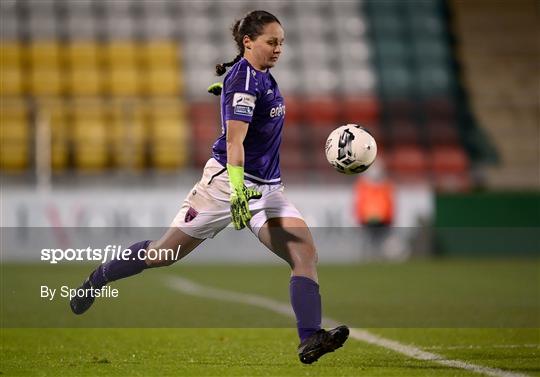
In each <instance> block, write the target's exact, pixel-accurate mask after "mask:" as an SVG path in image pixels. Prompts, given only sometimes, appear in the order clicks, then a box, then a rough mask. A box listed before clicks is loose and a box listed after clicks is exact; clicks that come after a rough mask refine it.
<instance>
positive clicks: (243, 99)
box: [232, 93, 255, 116]
mask: <svg viewBox="0 0 540 377" xmlns="http://www.w3.org/2000/svg"><path fill="white" fill-rule="evenodd" d="M232 105H233V109H234V113H235V114H237V115H248V116H251V115H253V110H254V109H255V96H252V95H251V94H247V93H234V96H233V103H232Z"/></svg>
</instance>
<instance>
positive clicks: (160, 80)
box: [144, 66, 180, 96]
mask: <svg viewBox="0 0 540 377" xmlns="http://www.w3.org/2000/svg"><path fill="white" fill-rule="evenodd" d="M179 75H180V73H179V72H178V70H177V69H176V68H175V67H174V66H169V67H162V68H161V67H160V68H149V69H148V71H147V72H145V75H144V79H145V84H146V85H145V91H146V92H147V93H148V94H150V95H154V96H160V95H178V94H179V92H180V80H179Z"/></svg>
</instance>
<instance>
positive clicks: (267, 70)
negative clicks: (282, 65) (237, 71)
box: [242, 56, 270, 74]
mask: <svg viewBox="0 0 540 377" xmlns="http://www.w3.org/2000/svg"><path fill="white" fill-rule="evenodd" d="M242 59H244V60H245V61H246V63H247V64H248V65H249V66H250V67H251V69H253V70H255V71H256V72H259V73H264V74H268V73H270V68H266V70H265V71H261V70H260V69H257V68H255V67H254V66H253V64H251V63H250V62H249V60H247V59H246V57H245V56H242Z"/></svg>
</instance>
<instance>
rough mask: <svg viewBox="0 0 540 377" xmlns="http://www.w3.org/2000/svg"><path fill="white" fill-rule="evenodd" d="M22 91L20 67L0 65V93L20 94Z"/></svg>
mask: <svg viewBox="0 0 540 377" xmlns="http://www.w3.org/2000/svg"><path fill="white" fill-rule="evenodd" d="M22 92H23V74H22V72H21V69H20V67H8V66H3V65H2V66H1V68H0V94H2V95H20V94H22Z"/></svg>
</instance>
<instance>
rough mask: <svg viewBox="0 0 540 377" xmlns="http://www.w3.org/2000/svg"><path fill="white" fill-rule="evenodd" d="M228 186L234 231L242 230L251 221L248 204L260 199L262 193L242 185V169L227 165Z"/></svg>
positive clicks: (241, 167)
mask: <svg viewBox="0 0 540 377" xmlns="http://www.w3.org/2000/svg"><path fill="white" fill-rule="evenodd" d="M227 173H228V174H229V184H230V186H231V197H230V202H231V217H232V222H233V224H234V228H235V229H236V230H240V229H243V228H244V227H245V226H246V225H247V224H248V222H249V220H251V212H250V211H249V204H248V202H249V201H250V200H251V199H260V198H261V197H262V193H261V192H259V191H257V190H253V189H250V188H247V187H246V185H244V167H243V166H232V165H230V164H227Z"/></svg>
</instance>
